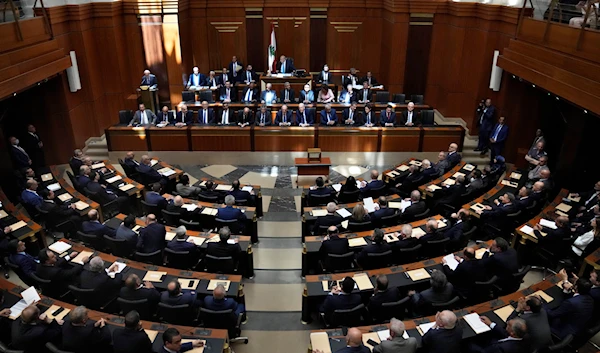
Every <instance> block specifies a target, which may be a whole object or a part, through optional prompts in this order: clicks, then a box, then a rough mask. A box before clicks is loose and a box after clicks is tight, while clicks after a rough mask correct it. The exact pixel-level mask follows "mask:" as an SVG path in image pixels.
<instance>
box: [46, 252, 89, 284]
mask: <svg viewBox="0 0 600 353" xmlns="http://www.w3.org/2000/svg"><path fill="white" fill-rule="evenodd" d="M75 256H77V252H72V253H71V254H70V255H67V256H65V257H62V258H59V257H58V256H57V255H56V254H55V253H54V252H53V251H50V250H47V249H42V250H40V253H39V255H38V259H39V260H40V263H38V265H37V268H36V270H35V274H36V275H37V276H38V277H39V278H41V279H47V280H50V281H52V284H53V286H55V287H56V288H58V289H57V292H62V291H63V290H66V288H67V287H68V285H69V284H73V282H74V280H75V279H77V278H78V276H77V275H78V274H79V273H81V271H83V266H81V265H80V264H76V263H72V264H69V261H70V260H71V259H72V258H74V257H75ZM88 261H89V258H87V257H86V258H85V259H83V263H87V262H88Z"/></svg>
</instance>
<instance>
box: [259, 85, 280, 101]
mask: <svg viewBox="0 0 600 353" xmlns="http://www.w3.org/2000/svg"><path fill="white" fill-rule="evenodd" d="M260 102H261V103H262V104H265V103H266V104H271V103H276V102H277V92H276V91H274V90H273V85H272V84H271V83H267V87H266V89H265V90H264V91H262V92H261V93H260Z"/></svg>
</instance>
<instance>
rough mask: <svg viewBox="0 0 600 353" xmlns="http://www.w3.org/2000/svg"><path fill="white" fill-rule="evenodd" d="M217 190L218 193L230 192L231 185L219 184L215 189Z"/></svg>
mask: <svg viewBox="0 0 600 353" xmlns="http://www.w3.org/2000/svg"><path fill="white" fill-rule="evenodd" d="M215 190H217V191H229V190H231V185H227V184H218V185H217V187H215Z"/></svg>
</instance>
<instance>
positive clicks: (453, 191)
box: [433, 175, 467, 214]
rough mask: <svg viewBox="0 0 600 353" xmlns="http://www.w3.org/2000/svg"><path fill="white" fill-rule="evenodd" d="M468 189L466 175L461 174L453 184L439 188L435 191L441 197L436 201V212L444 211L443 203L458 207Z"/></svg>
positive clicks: (434, 207) (434, 208) (434, 209)
mask: <svg viewBox="0 0 600 353" xmlns="http://www.w3.org/2000/svg"><path fill="white" fill-rule="evenodd" d="M466 191H467V187H466V186H465V177H464V176H462V175H459V176H458V177H457V178H456V179H455V180H454V184H453V185H447V186H446V187H445V188H442V189H440V190H437V191H436V192H435V196H438V195H440V196H439V197H440V198H439V199H438V200H436V202H435V203H434V206H433V212H434V214H437V213H442V211H443V210H444V207H443V205H450V206H452V207H456V206H457V203H458V202H459V201H460V197H461V195H462V194H464V193H465V192H466ZM446 214H447V213H446Z"/></svg>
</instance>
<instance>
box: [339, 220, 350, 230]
mask: <svg viewBox="0 0 600 353" xmlns="http://www.w3.org/2000/svg"><path fill="white" fill-rule="evenodd" d="M348 223H350V222H349V220H345V221H342V223H341V225H342V227H344V229H348Z"/></svg>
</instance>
